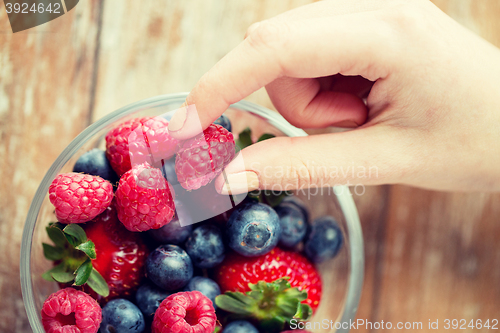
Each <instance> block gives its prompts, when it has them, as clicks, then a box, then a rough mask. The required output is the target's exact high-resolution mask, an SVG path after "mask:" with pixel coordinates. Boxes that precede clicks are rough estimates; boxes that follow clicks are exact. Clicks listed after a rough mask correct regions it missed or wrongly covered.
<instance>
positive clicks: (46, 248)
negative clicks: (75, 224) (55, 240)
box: [42, 243, 64, 260]
mask: <svg viewBox="0 0 500 333" xmlns="http://www.w3.org/2000/svg"><path fill="white" fill-rule="evenodd" d="M42 246H43V255H44V256H45V258H47V259H48V260H61V259H62V258H63V256H64V249H63V248H61V247H59V246H57V247H56V246H52V245H49V244H47V243H42Z"/></svg>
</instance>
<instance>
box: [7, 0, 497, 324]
mask: <svg viewBox="0 0 500 333" xmlns="http://www.w3.org/2000/svg"><path fill="white" fill-rule="evenodd" d="M309 2H312V1H310V0H290V1H288V0H287V1H284V0H282V1H281V0H279V1H265V0H239V1H221V0H206V1H198V0H185V1H174V0H165V1H132V0H104V1H98V0H93V1H80V3H79V4H78V6H76V7H75V8H74V9H73V10H72V11H71V12H70V13H69V14H66V15H64V16H62V17H60V18H58V19H56V20H54V21H52V22H50V23H48V24H45V25H42V26H39V27H36V28H34V29H31V30H29V31H26V32H20V33H16V34H12V33H11V32H10V27H9V25H8V20H7V16H6V13H5V11H4V10H3V7H2V6H0V138H1V145H0V253H2V255H1V256H0V295H1V296H0V299H1V300H2V302H1V304H0V332H30V331H31V330H30V328H29V325H28V323H27V319H26V315H25V312H24V308H23V304H22V300H21V294H20V287H19V282H18V281H19V275H18V268H19V246H20V239H21V233H22V225H23V222H24V219H25V216H26V212H27V210H28V207H29V203H30V201H31V199H32V197H33V195H34V192H35V190H36V188H37V186H38V184H39V183H40V181H41V179H42V177H43V175H44V174H45V172H46V171H47V169H48V168H49V166H50V164H51V163H52V162H53V161H54V159H55V158H56V157H57V155H58V154H59V153H60V152H61V151H62V150H63V148H64V147H65V146H66V145H67V144H68V143H69V142H70V140H71V139H72V138H74V136H76V134H78V132H80V131H81V130H82V129H83V128H84V127H85V126H86V125H87V124H88V123H89V121H95V120H97V119H99V118H101V117H102V116H104V115H105V114H107V113H109V112H111V111H113V110H115V109H117V108H119V107H121V106H124V105H126V104H129V103H131V102H134V101H137V100H140V99H143V98H147V97H152V96H155V95H159V94H166V93H174V92H179V91H188V90H189V89H191V88H192V86H193V85H194V84H195V83H196V81H197V80H198V78H199V77H201V76H202V75H203V74H204V73H205V72H206V71H207V70H208V69H209V68H210V67H211V66H212V65H213V64H214V63H216V62H217V61H218V60H219V59H220V58H222V57H223V56H224V54H226V53H227V52H228V51H229V50H231V49H232V48H233V47H234V46H236V45H237V44H238V43H239V42H240V41H241V40H242V38H243V36H244V34H245V31H246V29H247V28H248V26H249V25H251V24H252V23H254V22H257V21H260V20H263V19H266V18H269V17H272V16H274V15H276V14H279V13H281V12H283V11H286V10H288V9H291V8H295V7H298V6H300V5H302V4H306V3H309ZM434 2H435V3H436V4H437V5H438V6H439V7H440V8H441V9H442V10H443V11H445V12H446V13H448V14H449V15H451V16H452V17H453V18H454V19H456V20H457V21H458V22H460V23H461V24H463V25H464V26H466V27H467V28H469V29H471V30H472V31H474V32H475V33H477V34H479V35H481V36H483V37H484V38H485V39H487V40H488V41H490V42H491V43H493V44H495V45H497V46H500V20H498V17H500V2H499V1H498V0H435V1H434ZM101 18H102V23H101ZM248 99H249V100H251V101H253V102H256V103H259V104H262V105H264V106H267V107H272V105H271V103H270V101H269V98H268V97H267V95H266V93H265V91H264V90H259V91H258V92H256V93H254V94H252V95H251V96H250V97H249V98H248ZM355 201H356V204H357V206H358V209H359V212H360V217H361V221H362V225H363V230H364V238H365V249H366V277H365V285H364V288H363V294H362V300H361V304H360V307H359V311H358V318H360V319H364V320H370V321H372V322H376V321H381V320H384V321H385V322H387V321H391V322H399V321H411V322H413V321H415V322H418V321H420V322H423V323H424V325H425V324H426V323H427V322H428V320H429V319H432V320H436V319H439V320H440V325H441V324H442V321H443V320H444V319H445V318H450V319H453V318H456V319H461V318H464V319H470V318H478V319H486V318H488V317H489V318H493V317H494V316H496V318H497V319H500V318H499V317H498V314H499V313H500V286H499V284H498V281H500V250H498V243H499V241H500V236H499V235H500V229H499V228H500V224H499V223H498V221H499V218H498V216H500V205H499V201H500V195H492V194H483V193H476V194H457V193H442V192H432V191H424V190H420V189H415V188H409V187H404V186H379V187H371V188H367V191H366V193H365V194H364V195H362V196H355ZM318 207H321V208H317V211H315V212H314V214H316V215H320V214H323V213H329V212H333V210H332V209H333V208H331V207H326V206H324V205H319V206H318ZM322 269H323V270H324V268H323V267H322ZM331 278H332V279H333V277H331ZM333 301H334V300H333ZM333 301H332V300H330V301H329V303H328V304H333V303H331V302H333ZM332 311H333V310H332ZM323 313H324V314H325V315H328V311H326V312H322V314H323ZM332 319H333V318H332ZM358 331H360V332H375V331H377V330H375V329H360V330H358ZM410 331H412V330H408V332H410ZM467 331H472V330H466V332H467ZM475 331H478V330H475Z"/></svg>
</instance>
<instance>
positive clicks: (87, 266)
mask: <svg viewBox="0 0 500 333" xmlns="http://www.w3.org/2000/svg"><path fill="white" fill-rule="evenodd" d="M92 268H93V267H92V261H91V260H90V258H89V259H87V260H85V261H84V262H83V264H81V265H80V267H78V268H77V269H76V271H75V275H76V276H75V285H77V286H81V285H82V284H84V283H86V282H87V280H88V279H89V277H90V273H91V272H92Z"/></svg>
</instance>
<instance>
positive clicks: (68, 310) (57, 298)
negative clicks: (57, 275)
mask: <svg viewBox="0 0 500 333" xmlns="http://www.w3.org/2000/svg"><path fill="white" fill-rule="evenodd" d="M101 320H102V311H101V308H100V307H99V304H97V302H96V300H94V299H93V298H92V297H90V296H89V295H87V294H86V293H84V292H83V291H79V290H76V289H73V288H65V289H61V290H59V291H57V292H55V293H53V294H52V295H50V296H49V297H48V298H47V299H46V300H45V302H44V303H43V307H42V324H43V328H44V329H45V332H47V333H66V332H75V333H76V332H80V333H96V332H97V331H98V330H99V325H100V323H101Z"/></svg>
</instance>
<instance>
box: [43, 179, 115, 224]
mask: <svg viewBox="0 0 500 333" xmlns="http://www.w3.org/2000/svg"><path fill="white" fill-rule="evenodd" d="M49 199H50V202H52V204H53V205H54V206H55V207H56V217H57V220H58V221H59V222H62V223H66V224H67V223H83V222H87V221H90V220H92V219H93V218H95V217H96V216H97V215H99V214H101V213H102V212H103V211H104V210H105V209H106V208H107V207H108V206H109V205H110V204H111V200H113V185H111V183H110V182H108V181H107V180H104V179H102V178H101V177H99V176H90V175H85V174H81V173H75V172H70V173H63V174H60V175H58V176H57V177H56V178H55V179H54V181H53V182H52V184H51V185H50V187H49Z"/></svg>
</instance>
